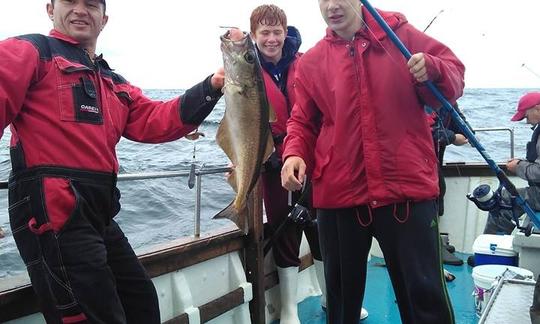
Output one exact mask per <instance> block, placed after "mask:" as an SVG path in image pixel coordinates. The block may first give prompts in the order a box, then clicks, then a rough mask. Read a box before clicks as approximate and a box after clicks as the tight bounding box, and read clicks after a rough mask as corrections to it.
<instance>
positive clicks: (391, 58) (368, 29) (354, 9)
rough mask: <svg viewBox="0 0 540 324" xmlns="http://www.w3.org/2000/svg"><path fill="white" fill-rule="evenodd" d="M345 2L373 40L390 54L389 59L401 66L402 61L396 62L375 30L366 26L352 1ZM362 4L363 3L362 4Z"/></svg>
mask: <svg viewBox="0 0 540 324" xmlns="http://www.w3.org/2000/svg"><path fill="white" fill-rule="evenodd" d="M345 2H346V3H347V4H348V5H349V6H350V7H351V9H352V10H353V11H354V13H355V14H356V16H358V18H360V20H361V21H362V24H363V25H364V26H366V29H367V31H368V32H369V34H370V35H371V36H372V38H373V39H374V40H375V42H377V44H379V45H380V46H381V47H382V49H383V50H384V51H385V52H386V54H388V56H390V61H392V63H393V64H394V65H395V66H396V67H399V68H401V67H403V64H402V63H398V62H397V60H395V59H394V56H393V55H392V54H391V53H390V51H389V50H388V49H387V48H386V47H385V46H384V45H383V43H382V42H381V41H380V40H379V39H378V38H377V36H376V35H375V32H374V31H373V30H372V29H371V28H370V27H369V26H368V24H367V23H366V21H365V20H364V18H363V17H362V14H361V13H360V11H358V10H356V8H355V7H354V6H353V5H352V3H351V2H350V1H349V0H345ZM362 6H363V5H362Z"/></svg>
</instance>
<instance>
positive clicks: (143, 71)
mask: <svg viewBox="0 0 540 324" xmlns="http://www.w3.org/2000/svg"><path fill="white" fill-rule="evenodd" d="M46 3H47V1H46V0H2V9H1V10H0V22H1V27H0V39H4V38H7V37H10V36H15V35H19V34H25V33H35V32H39V33H48V32H49V30H50V28H51V22H50V20H49V19H48V17H47V14H46V11H45V5H46ZM264 3H274V4H276V5H278V6H280V7H281V8H283V9H284V10H285V12H286V13H287V16H288V20H289V24H290V25H294V26H296V27H298V28H299V29H300V32H301V34H302V38H303V45H302V48H301V50H302V51H305V50H307V49H308V48H310V47H311V46H313V45H314V44H315V43H316V42H317V41H318V40H319V39H320V38H321V37H322V36H323V35H324V30H325V26H326V25H325V24H324V21H323V20H322V18H321V15H320V12H319V7H318V2H317V1H314V0H274V1H259V0H226V1H218V0H197V1H183V0H150V1H141V0H108V1H107V14H108V15H109V23H108V25H107V26H106V27H105V30H104V31H103V33H102V34H101V36H100V39H99V41H98V53H100V52H101V53H103V54H104V57H105V59H106V60H107V61H108V62H109V64H110V65H111V67H113V68H114V69H115V70H116V71H117V72H119V73H120V74H122V75H123V76H124V77H125V78H126V79H128V80H129V81H130V82H132V83H133V84H135V85H137V86H139V87H142V88H145V89H155V88H186V87H190V86H191V85H193V84H194V83H196V82H198V81H200V80H202V79H203V78H204V77H205V76H207V75H208V74H210V73H212V72H213V71H215V70H216V69H217V68H218V67H219V66H220V65H221V64H222V61H221V60H222V59H221V53H220V50H219V35H220V34H222V33H223V30H222V29H220V28H219V26H239V27H241V28H242V29H244V30H248V29H249V15H250V13H251V11H252V10H253V9H254V8H255V7H256V6H258V5H260V4H264ZM371 3H372V5H373V6H375V7H378V8H380V9H384V10H391V11H400V12H402V13H404V14H405V15H406V16H407V18H408V20H409V22H411V23H412V24H413V25H415V26H416V27H417V28H419V29H424V28H425V27H426V26H427V24H428V23H429V21H430V20H431V19H432V18H433V17H434V16H435V15H437V14H438V13H439V12H440V11H441V10H444V12H443V13H441V14H440V15H439V17H438V18H437V20H436V21H435V22H434V23H433V25H432V26H431V27H430V29H429V30H428V34H429V35H431V36H432V37H435V38H437V39H439V40H440V41H442V42H443V43H445V44H446V45H448V46H449V47H450V48H451V49H452V50H453V51H454V52H455V53H456V54H457V55H458V57H459V58H460V59H461V60H462V61H463V62H464V63H465V66H466V68H467V71H466V74H465V81H466V86H467V87H472V88H475V87H488V88H489V87H529V88H540V75H538V74H540V41H539V39H540V38H539V35H538V33H539V31H540V24H539V22H540V20H539V18H538V15H539V14H540V1H539V0H513V1H510V2H508V1H502V0H491V1H488V0H451V1H449V0H444V1H443V0H400V1H396V0H394V1H391V0H372V2H371ZM0 60H1V58H0ZM523 64H525V66H523Z"/></svg>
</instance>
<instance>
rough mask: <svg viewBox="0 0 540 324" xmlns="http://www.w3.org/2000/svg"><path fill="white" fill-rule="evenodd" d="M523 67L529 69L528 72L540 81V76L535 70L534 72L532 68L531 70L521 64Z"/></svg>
mask: <svg viewBox="0 0 540 324" xmlns="http://www.w3.org/2000/svg"><path fill="white" fill-rule="evenodd" d="M521 67H522V68H525V69H527V71H529V72H531V73H532V74H534V76H535V77H537V78H538V79H540V74H538V73H536V72H534V70H532V69H531V68H529V67H528V66H527V65H526V64H525V63H523V64H521Z"/></svg>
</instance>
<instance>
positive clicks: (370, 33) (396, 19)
mask: <svg viewBox="0 0 540 324" xmlns="http://www.w3.org/2000/svg"><path fill="white" fill-rule="evenodd" d="M376 10H377V12H379V14H380V15H381V16H382V17H383V19H384V21H386V23H387V24H388V25H389V26H390V28H391V29H392V30H396V29H397V28H399V27H400V26H402V25H403V24H405V23H407V18H406V17H405V16H404V15H403V14H401V13H399V12H391V11H383V10H379V9H376ZM362 17H363V20H364V25H367V27H368V28H366V27H365V26H364V25H363V26H362V28H361V29H360V30H359V31H357V32H356V34H355V38H356V37H361V38H366V39H371V40H376V41H379V42H380V41H382V40H383V39H384V38H386V37H387V36H386V33H385V32H384V30H383V29H382V28H381V27H380V26H379V24H378V23H377V21H376V20H375V18H373V16H371V14H370V13H369V11H367V9H366V8H365V7H364V6H362ZM325 39H327V40H329V41H332V42H336V41H339V42H342V41H344V39H343V38H341V37H339V36H338V35H337V34H336V33H335V32H334V31H333V30H332V29H330V28H327V29H326V37H325Z"/></svg>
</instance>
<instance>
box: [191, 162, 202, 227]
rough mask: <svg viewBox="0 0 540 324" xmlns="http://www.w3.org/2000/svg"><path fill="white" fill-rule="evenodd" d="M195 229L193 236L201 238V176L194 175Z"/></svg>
mask: <svg viewBox="0 0 540 324" xmlns="http://www.w3.org/2000/svg"><path fill="white" fill-rule="evenodd" d="M195 178H196V181H195V229H194V233H193V236H194V237H195V238H199V237H200V236H201V187H202V174H199V173H198V172H197V173H195Z"/></svg>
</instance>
